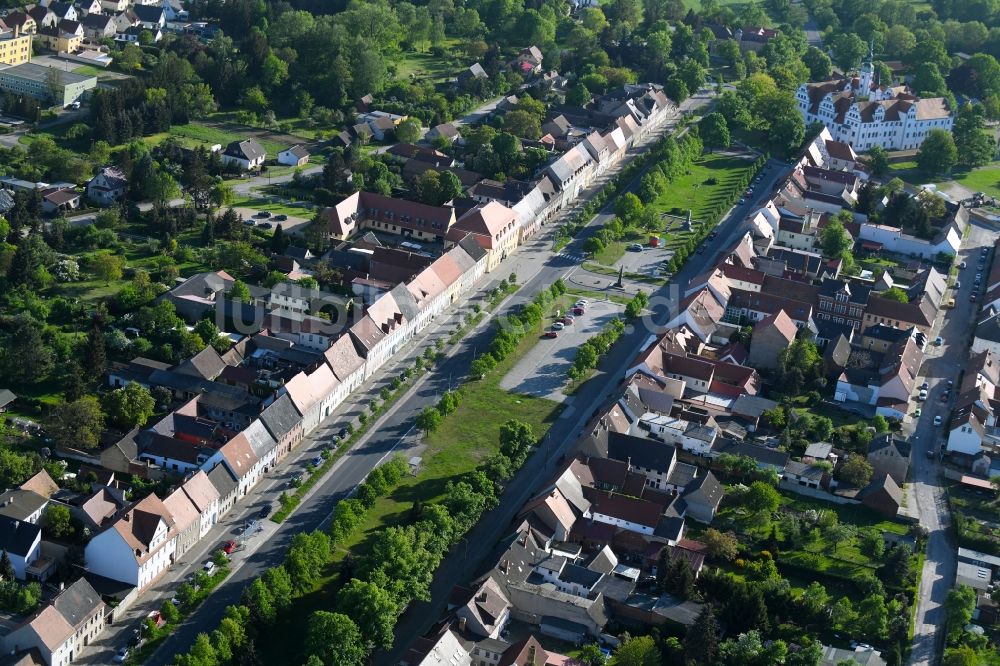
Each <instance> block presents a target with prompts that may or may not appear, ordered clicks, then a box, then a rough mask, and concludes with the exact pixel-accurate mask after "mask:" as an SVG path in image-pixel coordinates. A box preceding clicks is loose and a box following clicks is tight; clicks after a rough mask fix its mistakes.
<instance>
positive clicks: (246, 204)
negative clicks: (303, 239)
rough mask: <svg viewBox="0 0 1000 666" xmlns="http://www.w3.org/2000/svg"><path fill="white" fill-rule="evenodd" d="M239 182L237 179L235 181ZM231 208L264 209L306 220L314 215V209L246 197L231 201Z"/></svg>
mask: <svg viewBox="0 0 1000 666" xmlns="http://www.w3.org/2000/svg"><path fill="white" fill-rule="evenodd" d="M236 182H239V181H236ZM231 207H232V208H253V209H254V210H266V211H268V212H270V213H274V214H275V215H288V216H289V217H304V218H306V219H307V220H308V219H311V218H312V216H313V215H315V211H314V210H311V209H309V208H303V207H301V206H288V205H285V204H280V203H271V202H270V201H267V200H265V199H259V198H246V199H236V200H235V201H233V203H232V205H231ZM272 224H273V223H272Z"/></svg>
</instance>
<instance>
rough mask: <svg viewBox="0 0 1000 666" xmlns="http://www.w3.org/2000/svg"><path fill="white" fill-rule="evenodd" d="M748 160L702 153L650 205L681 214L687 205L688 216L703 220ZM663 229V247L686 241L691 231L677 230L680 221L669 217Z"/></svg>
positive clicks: (746, 164)
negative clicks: (664, 230) (689, 213)
mask: <svg viewBox="0 0 1000 666" xmlns="http://www.w3.org/2000/svg"><path fill="white" fill-rule="evenodd" d="M751 164H752V162H751V160H748V159H744V158H741V157H733V156H731V155H721V154H719V153H710V154H708V155H704V156H703V157H702V158H701V159H700V160H698V161H697V162H696V163H695V164H694V165H692V166H691V168H690V169H689V170H688V173H687V174H685V175H683V176H681V177H679V178H677V179H676V180H674V182H672V183H671V184H670V186H669V187H668V188H667V190H666V191H665V192H664V193H663V194H661V195H660V196H659V198H658V199H657V200H656V201H654V202H653V203H652V204H651V205H652V206H653V207H654V208H655V209H656V210H657V212H659V213H670V212H674V213H676V214H680V215H682V216H683V215H685V214H686V213H687V210H688V209H690V210H691V219H692V220H694V221H695V222H697V221H699V220H703V219H705V217H706V216H707V215H708V213H709V212H710V211H711V209H712V208H713V207H714V206H715V205H716V204H717V203H718V202H719V201H722V200H725V199H727V198H728V197H729V191H730V190H732V188H733V186H734V184H735V183H736V182H737V181H738V180H739V178H740V175H741V174H742V173H743V172H744V171H746V170H747V169H749V168H750V166H751ZM713 179H714V180H713ZM668 219H670V218H668ZM666 232H667V233H666V247H667V248H676V247H678V246H680V245H683V244H684V243H687V242H688V239H689V238H690V237H691V235H692V234H693V232H690V231H683V230H681V228H680V223H679V222H678V221H676V220H671V221H670V223H669V225H668V226H667V227H666Z"/></svg>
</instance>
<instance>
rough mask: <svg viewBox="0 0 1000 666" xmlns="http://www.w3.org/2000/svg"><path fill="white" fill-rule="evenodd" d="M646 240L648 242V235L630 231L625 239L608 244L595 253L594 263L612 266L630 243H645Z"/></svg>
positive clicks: (634, 230)
mask: <svg viewBox="0 0 1000 666" xmlns="http://www.w3.org/2000/svg"><path fill="white" fill-rule="evenodd" d="M647 240H649V234H647V233H645V232H642V231H638V230H636V229H631V230H629V231H628V232H627V233H626V234H625V238H623V239H621V240H620V241H614V242H612V243H609V244H608V245H607V246H605V248H604V249H603V250H601V251H600V252H598V253H596V254H595V255H594V261H596V262H597V263H599V264H604V265H605V266H614V265H615V264H617V263H618V260H619V259H621V258H622V255H624V254H625V248H627V247H628V246H629V245H631V244H632V243H645V242H646V241H647Z"/></svg>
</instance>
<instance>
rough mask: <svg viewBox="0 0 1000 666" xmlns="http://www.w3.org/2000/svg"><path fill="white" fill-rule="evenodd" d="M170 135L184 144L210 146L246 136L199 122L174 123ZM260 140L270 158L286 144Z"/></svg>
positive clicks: (223, 144)
mask: <svg viewBox="0 0 1000 666" xmlns="http://www.w3.org/2000/svg"><path fill="white" fill-rule="evenodd" d="M168 135H169V136H172V137H175V138H177V139H178V140H180V141H181V143H184V144H189V145H208V146H211V145H213V144H221V145H222V146H225V145H226V144H227V143H230V142H232V141H240V140H242V139H244V138H246V137H244V136H243V135H241V134H236V133H234V132H227V131H225V130H221V129H217V128H215V127H208V126H207V125H199V124H197V123H188V124H187V125H174V126H173V127H171V128H170V131H169V132H168ZM258 142H259V143H260V145H261V146H263V148H264V150H266V151H267V156H268V157H270V158H273V157H275V156H277V154H278V152H280V151H281V150H283V149H284V148H285V146H283V145H281V144H280V143H278V142H276V141H268V140H267V139H258Z"/></svg>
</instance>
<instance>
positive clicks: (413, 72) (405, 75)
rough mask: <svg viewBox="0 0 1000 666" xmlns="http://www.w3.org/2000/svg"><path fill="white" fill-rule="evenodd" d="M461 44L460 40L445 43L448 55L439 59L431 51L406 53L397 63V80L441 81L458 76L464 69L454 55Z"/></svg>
mask: <svg viewBox="0 0 1000 666" xmlns="http://www.w3.org/2000/svg"><path fill="white" fill-rule="evenodd" d="M460 43H461V40H459V39H448V40H446V41H445V43H444V47H445V49H447V52H446V54H445V55H444V56H443V57H438V56H435V55H434V54H432V53H431V52H430V51H427V52H424V53H418V52H417V51H409V52H407V53H404V54H403V55H402V57H401V58H400V59H399V61H398V62H396V79H397V80H399V79H409V78H411V77H413V78H416V79H428V78H429V79H431V80H439V79H446V78H451V77H453V76H455V75H457V74H458V71H459V70H460V69H461V68H462V65H461V63H460V62H459V59H458V58H457V57H456V56H454V55H451V54H454V50H455V47H456V46H458V45H459V44H460Z"/></svg>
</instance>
